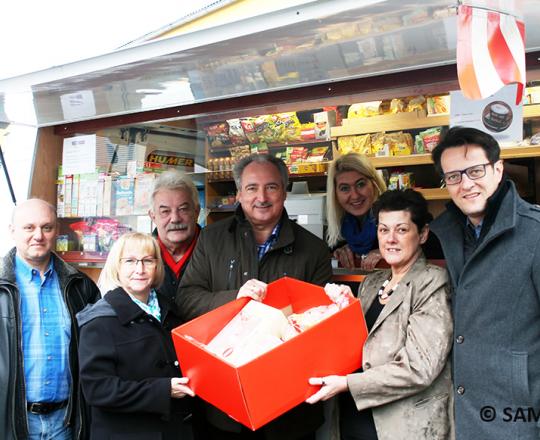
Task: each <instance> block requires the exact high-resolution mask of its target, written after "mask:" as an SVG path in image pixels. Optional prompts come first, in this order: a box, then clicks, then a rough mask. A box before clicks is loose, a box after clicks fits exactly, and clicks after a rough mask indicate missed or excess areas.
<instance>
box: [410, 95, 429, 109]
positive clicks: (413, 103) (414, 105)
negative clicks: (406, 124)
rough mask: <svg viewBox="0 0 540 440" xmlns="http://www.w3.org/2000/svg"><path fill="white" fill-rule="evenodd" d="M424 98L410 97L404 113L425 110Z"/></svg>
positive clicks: (420, 96) (421, 96)
mask: <svg viewBox="0 0 540 440" xmlns="http://www.w3.org/2000/svg"><path fill="white" fill-rule="evenodd" d="M425 108H426V98H425V97H424V96H423V95H418V96H412V97H410V98H409V100H408V103H407V108H406V110H405V111H407V112H414V111H417V110H425Z"/></svg>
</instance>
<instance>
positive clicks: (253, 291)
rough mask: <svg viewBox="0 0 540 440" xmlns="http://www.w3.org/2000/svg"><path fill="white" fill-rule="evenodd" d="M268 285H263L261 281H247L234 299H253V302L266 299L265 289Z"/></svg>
mask: <svg viewBox="0 0 540 440" xmlns="http://www.w3.org/2000/svg"><path fill="white" fill-rule="evenodd" d="M267 286H268V284H266V283H263V282H262V281H259V280H256V279H255V278H253V279H251V280H248V281H246V282H245V283H244V285H243V286H242V287H240V290H239V291H238V295H236V298H237V299H238V298H244V297H248V298H251V299H254V300H255V301H263V300H264V298H265V297H266V287H267Z"/></svg>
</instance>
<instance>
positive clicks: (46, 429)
mask: <svg viewBox="0 0 540 440" xmlns="http://www.w3.org/2000/svg"><path fill="white" fill-rule="evenodd" d="M10 231H11V235H12V237H13V239H14V241H15V248H14V249H12V250H11V251H10V252H9V253H8V254H7V255H6V256H5V257H4V258H3V260H2V261H1V262H0V347H2V348H1V350H2V355H1V356H0V389H1V390H2V392H1V393H0V438H1V439H2V440H14V439H15V440H19V439H21V440H22V439H26V438H50V439H55V440H64V439H74V440H82V439H85V438H87V437H88V426H87V424H86V418H87V415H86V407H85V404H84V399H83V396H82V395H81V392H80V388H79V380H78V377H79V375H78V370H79V368H78V360H77V341H78V330H77V322H76V320H75V315H76V313H78V312H79V311H80V310H82V309H83V308H84V306H86V304H88V303H94V302H96V301H97V300H98V299H99V291H98V288H97V287H96V285H95V284H94V283H93V282H92V280H90V278H88V277H87V276H85V275H84V274H82V273H80V272H79V271H77V270H75V269H73V268H72V267H70V266H68V265H67V264H66V263H64V262H63V261H62V260H61V259H60V258H59V257H58V256H57V255H55V254H54V253H53V252H52V249H53V247H54V245H55V241H56V233H57V221H56V212H55V209H54V207H53V206H51V205H49V204H48V203H47V202H45V201H43V200H39V199H30V200H28V201H25V202H23V203H21V204H20V205H19V206H17V208H15V210H14V212H13V217H12V222H11V226H10Z"/></svg>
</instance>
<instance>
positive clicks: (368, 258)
mask: <svg viewBox="0 0 540 440" xmlns="http://www.w3.org/2000/svg"><path fill="white" fill-rule="evenodd" d="M381 259H382V255H381V252H380V251H379V249H373V250H372V251H369V253H368V254H367V255H362V257H361V263H360V267H361V268H362V269H364V270H373V269H375V266H377V263H378V262H379V261H381Z"/></svg>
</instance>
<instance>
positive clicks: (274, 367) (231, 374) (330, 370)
mask: <svg viewBox="0 0 540 440" xmlns="http://www.w3.org/2000/svg"><path fill="white" fill-rule="evenodd" d="M248 301H249V299H247V298H241V299H238V300H235V301H231V302H229V303H227V304H225V305H223V306H221V307H219V308H217V309H215V310H212V311H210V312H208V313H206V314H204V315H202V316H200V317H198V318H196V319H194V320H192V321H190V322H188V323H186V324H183V325H181V326H180V327H177V328H176V329H174V330H173V332H172V334H173V340H174V345H175V348H176V353H177V355H178V360H179V362H180V365H181V366H182V372H183V374H184V376H187V377H189V386H190V387H191V388H192V389H193V390H194V392H195V393H196V394H197V395H198V396H199V397H201V398H202V399H204V400H206V401H207V402H209V403H211V404H212V405H214V406H216V407H217V408H219V409H220V410H222V411H223V412H225V413H226V414H228V415H229V416H230V417H232V418H233V419H234V420H236V421H238V422H240V423H242V424H243V425H245V426H247V427H248V428H250V429H252V430H256V429H258V428H260V427H261V426H263V425H265V424H266V423H268V422H270V421H272V420H273V419H275V418H276V417H278V416H280V415H281V414H283V413H285V412H287V411H289V410H290V409H292V408H294V407H295V406H297V405H298V404H300V403H302V402H304V400H305V399H307V398H308V397H309V396H311V395H312V394H314V393H315V392H316V391H317V390H319V388H320V387H318V386H311V385H309V384H308V379H309V378H310V377H320V376H326V375H330V374H338V375H344V374H348V373H352V372H353V371H356V370H357V369H358V368H359V367H360V366H361V365H362V348H363V344H364V341H365V339H366V337H367V329H366V325H365V321H364V317H363V313H362V309H361V306H360V302H359V301H358V300H357V299H354V301H353V302H352V303H351V304H349V305H348V306H347V307H345V308H344V309H342V310H340V311H339V312H338V313H336V314H334V315H332V316H330V317H328V318H327V319H324V320H323V321H321V322H319V323H318V324H317V325H315V326H314V327H312V328H310V329H308V330H306V331H305V332H303V333H301V334H300V335H298V336H296V337H294V338H292V339H290V340H288V341H286V342H284V343H283V344H281V345H279V346H278V347H276V348H274V349H272V350H270V351H268V352H267V353H265V354H263V355H261V356H259V357H258V358H256V359H254V360H252V361H251V362H248V363H246V364H244V365H241V366H239V367H234V366H232V365H230V364H229V363H227V362H226V361H224V360H222V359H221V358H219V357H217V356H215V355H213V354H212V353H210V352H209V351H208V350H207V349H206V348H205V347H204V346H203V345H202V344H208V343H209V342H210V341H211V340H212V338H214V336H216V334H217V333H219V331H220V330H221V329H222V328H223V327H224V326H225V325H226V324H227V323H228V322H229V321H230V320H231V319H232V318H233V317H234V316H235V315H236V314H237V313H238V312H239V311H240V310H241V309H242V308H243V307H244V306H245V305H246V304H247V302H248ZM264 303H265V304H267V305H270V306H272V307H276V308H278V309H285V308H289V309H290V307H292V311H293V313H302V312H304V311H306V310H308V309H310V308H312V307H316V306H320V305H328V304H331V301H330V299H329V298H328V296H327V295H326V293H325V292H324V289H323V288H322V287H320V286H315V285H313V284H309V283H305V282H303V281H299V280H296V279H293V278H287V277H285V278H281V279H279V280H277V281H274V282H273V283H270V284H269V285H268V290H267V296H266V299H265V301H264Z"/></svg>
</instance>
